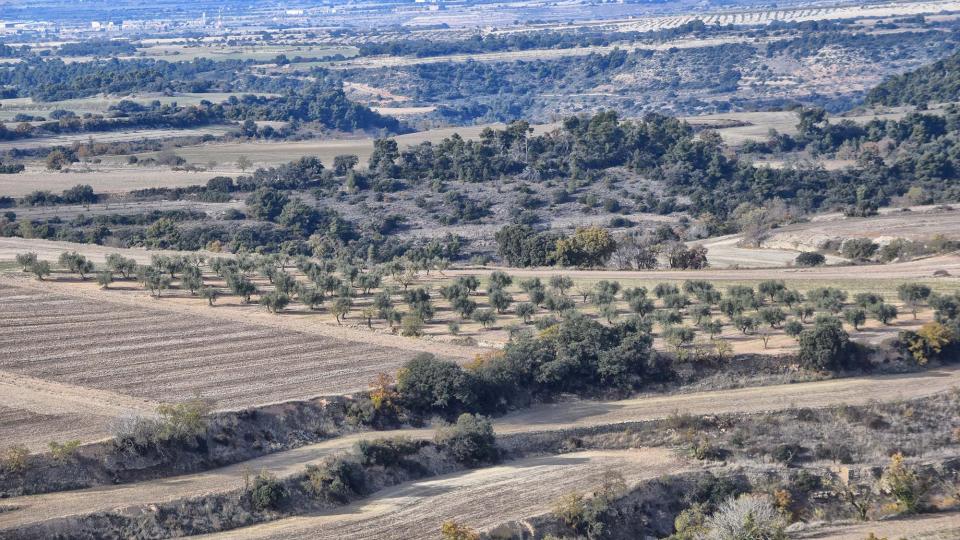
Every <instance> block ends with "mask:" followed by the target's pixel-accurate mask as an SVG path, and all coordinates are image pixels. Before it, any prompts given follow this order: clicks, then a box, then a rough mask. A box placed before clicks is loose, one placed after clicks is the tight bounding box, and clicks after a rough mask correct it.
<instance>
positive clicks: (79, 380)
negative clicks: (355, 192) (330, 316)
mask: <svg viewBox="0 0 960 540" xmlns="http://www.w3.org/2000/svg"><path fill="white" fill-rule="evenodd" d="M47 285H52V284H49V283H48V284H36V285H35V284H34V283H30V282H26V280H24V279H16V278H14V279H11V278H0V375H3V377H0V389H4V390H6V392H4V395H3V397H2V399H0V406H4V407H7V408H11V409H23V410H26V411H32V412H33V413H36V414H52V415H62V414H64V413H66V412H71V411H73V412H76V411H84V412H87V413H89V414H90V415H91V416H95V417H97V418H98V419H97V420H96V421H94V422H93V423H92V424H91V426H87V427H85V428H84V429H83V431H84V433H85V434H86V435H87V437H86V438H85V439H86V440H92V439H96V438H100V437H103V436H105V435H106V434H107V431H106V426H107V424H108V421H112V420H114V419H116V418H117V417H120V416H123V415H125V414H128V413H130V412H135V413H144V414H149V413H150V412H151V411H153V410H155V407H156V402H160V401H179V400H185V399H190V398H193V397H195V396H200V397H203V398H206V399H211V400H214V402H215V404H216V407H217V408H220V409H230V408H240V407H246V406H252V405H257V404H266V403H272V402H278V401H286V400H291V399H305V398H309V397H313V396H317V395H328V394H340V393H348V392H353V391H357V390H361V389H364V388H366V386H367V384H368V383H369V382H370V381H371V380H373V378H374V377H375V376H376V374H377V373H379V372H383V371H386V372H390V373H392V372H395V371H396V370H397V369H398V368H399V367H400V365H401V364H402V363H403V362H405V361H406V360H407V359H409V358H410V357H412V356H413V355H414V354H416V352H417V350H418V349H420V350H423V349H428V350H429V349H433V350H436V351H437V352H440V353H442V352H443V351H446V350H459V349H460V348H456V347H454V348H452V349H450V348H444V347H442V346H433V344H432V343H431V342H426V341H425V342H415V343H414V348H413V349H411V350H405V349H403V348H400V347H402V346H403V345H404V343H405V342H407V341H412V340H407V339H405V338H399V337H393V339H390V338H391V337H392V336H383V338H381V339H378V338H377V336H374V335H371V334H368V333H363V332H359V331H357V332H351V331H350V330H348V329H336V328H331V329H329V330H326V331H325V330H324V329H325V327H326V325H322V324H321V325H316V324H315V325H313V326H315V327H316V328H315V329H314V330H313V331H308V332H303V331H297V330H293V329H289V328H285V327H284V326H283V325H282V324H280V325H276V326H274V325H272V324H270V323H271V322H275V321H278V320H280V319H282V318H274V319H273V320H268V319H266V318H263V317H258V316H256V315H252V314H250V311H259V309H258V308H257V307H254V306H251V310H232V311H233V313H232V314H231V315H230V316H228V317H218V316H216V315H219V313H220V312H218V311H217V310H211V315H214V316H204V315H201V314H200V313H197V312H194V310H192V309H186V310H184V309H176V304H164V303H163V302H154V301H153V300H151V299H150V298H149V297H147V296H146V295H143V296H142V297H140V298H132V300H133V301H132V302H130V300H131V297H130V296H123V297H119V298H124V299H125V300H127V302H116V301H113V299H111V298H109V297H107V296H106V295H89V296H87V295H85V294H84V290H83V289H81V288H78V287H76V286H71V285H69V284H68V286H67V287H65V288H60V289H55V288H53V287H50V288H48V287H47ZM63 291H66V294H64V292H63ZM148 303H153V304H154V305H153V306H150V305H149V304H148ZM245 311H246V312H245ZM251 315H252V316H251ZM265 323H266V324H265ZM461 354H463V355H464V356H471V355H470V354H467V353H466V352H463V353H461ZM6 381H13V382H10V383H7V382H6ZM14 427H15V426H8V425H6V424H3V425H2V427H0V439H3V440H9V439H11V438H16V439H18V440H21V441H25V442H26V441H29V443H30V445H31V446H33V447H37V446H38V445H43V444H46V442H47V441H49V440H51V437H50V436H49V435H50V433H49V431H43V430H40V431H38V430H37V429H35V428H32V427H31V428H30V430H29V431H30V432H29V433H20V432H17V431H8V429H13V428H14ZM93 427H97V428H99V429H93ZM30 433H35V434H36V435H31V434H30ZM41 435H42V437H40V438H37V437H39V436H41Z"/></svg>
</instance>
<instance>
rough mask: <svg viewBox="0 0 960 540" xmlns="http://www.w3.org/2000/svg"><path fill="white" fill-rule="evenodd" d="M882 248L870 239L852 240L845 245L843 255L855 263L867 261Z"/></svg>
mask: <svg viewBox="0 0 960 540" xmlns="http://www.w3.org/2000/svg"><path fill="white" fill-rule="evenodd" d="M879 248H880V246H878V245H877V244H876V243H875V242H874V241H873V240H870V239H869V238H851V239H850V240H847V241H846V242H844V243H843V247H842V248H841V250H840V252H841V254H842V255H843V256H844V257H846V258H848V259H853V260H855V261H867V260H870V258H871V257H873V255H874V254H875V253H876V252H877V250H878V249H879Z"/></svg>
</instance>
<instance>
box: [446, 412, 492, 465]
mask: <svg viewBox="0 0 960 540" xmlns="http://www.w3.org/2000/svg"><path fill="white" fill-rule="evenodd" d="M436 442H437V444H438V445H440V446H442V447H444V448H445V449H447V450H448V451H449V452H450V454H451V455H452V456H453V458H454V459H455V460H457V461H458V462H460V463H462V464H464V465H466V466H468V467H474V466H477V465H480V464H482V463H493V462H496V460H497V459H498V457H499V454H500V452H499V450H498V449H497V444H496V437H495V436H494V434H493V425H492V424H491V423H490V421H489V420H487V419H486V418H484V417H483V416H479V415H473V414H469V413H465V414H461V415H460V417H459V418H457V423H456V424H454V425H453V426H451V427H449V428H444V429H441V430H439V431H438V432H437V436H436Z"/></svg>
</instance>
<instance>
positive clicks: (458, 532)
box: [440, 521, 480, 540]
mask: <svg viewBox="0 0 960 540" xmlns="http://www.w3.org/2000/svg"><path fill="white" fill-rule="evenodd" d="M440 536H441V538H443V540H480V533H478V532H477V531H475V530H473V529H471V528H470V527H467V526H466V525H461V524H460V523H457V522H456V521H444V522H443V525H441V526H440Z"/></svg>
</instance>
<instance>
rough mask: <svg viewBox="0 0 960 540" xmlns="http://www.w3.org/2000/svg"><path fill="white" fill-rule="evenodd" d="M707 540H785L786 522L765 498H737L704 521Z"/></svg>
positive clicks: (721, 506) (746, 496) (750, 495)
mask: <svg viewBox="0 0 960 540" xmlns="http://www.w3.org/2000/svg"><path fill="white" fill-rule="evenodd" d="M706 528H707V530H708V531H709V532H708V533H707V534H706V536H705V537H704V538H706V539H709V540H740V539H755V540H779V539H785V538H786V535H785V533H784V529H785V528H786V522H785V520H784V518H783V516H782V515H781V514H780V512H779V511H777V509H776V507H774V505H773V503H772V501H771V500H770V498H769V497H767V496H763V495H753V494H747V495H741V496H740V497H737V498H736V499H733V498H731V499H728V500H727V501H726V502H724V503H723V504H721V505H720V507H719V508H718V509H717V511H716V512H714V513H713V515H712V516H710V518H709V519H707V523H706Z"/></svg>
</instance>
